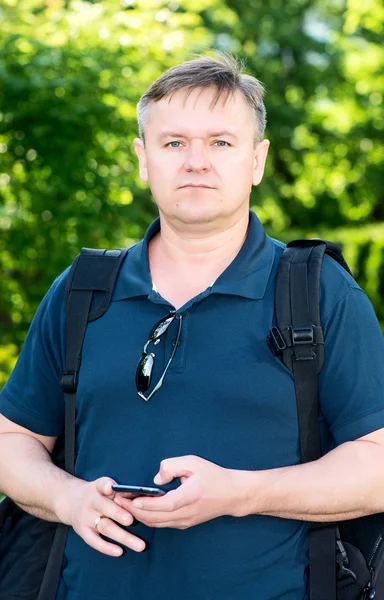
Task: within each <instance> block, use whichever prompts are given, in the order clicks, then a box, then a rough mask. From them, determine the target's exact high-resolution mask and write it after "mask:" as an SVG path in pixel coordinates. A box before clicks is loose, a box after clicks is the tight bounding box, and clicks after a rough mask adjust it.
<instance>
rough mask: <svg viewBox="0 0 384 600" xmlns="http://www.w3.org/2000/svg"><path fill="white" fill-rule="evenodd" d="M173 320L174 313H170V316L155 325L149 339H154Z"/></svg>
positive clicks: (161, 333) (165, 329) (160, 334)
mask: <svg viewBox="0 0 384 600" xmlns="http://www.w3.org/2000/svg"><path fill="white" fill-rule="evenodd" d="M174 320H175V315H172V316H171V317H167V318H166V319H164V320H163V321H160V323H159V324H158V325H156V328H155V329H154V330H153V333H152V335H151V341H154V340H156V339H158V338H159V337H161V336H162V335H163V334H164V333H165V332H166V331H167V329H168V327H169V326H170V324H171V323H172V321H174Z"/></svg>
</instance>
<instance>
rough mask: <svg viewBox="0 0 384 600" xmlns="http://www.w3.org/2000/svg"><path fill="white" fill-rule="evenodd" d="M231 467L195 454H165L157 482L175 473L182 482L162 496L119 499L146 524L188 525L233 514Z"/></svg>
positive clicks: (157, 525) (167, 480)
mask: <svg viewBox="0 0 384 600" xmlns="http://www.w3.org/2000/svg"><path fill="white" fill-rule="evenodd" d="M231 473H232V471H231V470H229V469H224V468H223V467H220V466H218V465H216V464H214V463H212V462H209V461H207V460H204V459H203V458H199V457H198V456H181V457H178V458H168V459H166V460H163V461H162V462H161V464H160V470H159V473H158V474H157V475H156V477H155V478H154V482H155V484H156V485H164V484H166V483H169V482H170V481H172V480H173V479H175V478H176V477H179V478H180V481H181V485H180V486H179V487H178V488H177V489H175V490H171V491H170V492H168V493H167V494H165V496H162V497H161V498H143V497H140V498H137V499H135V500H127V499H123V498H121V499H119V502H121V506H124V507H125V508H126V509H127V510H128V511H129V512H130V513H131V514H132V515H133V516H134V517H135V518H136V519H137V520H138V521H141V523H144V524H145V525H147V526H148V527H174V528H176V529H187V528H188V527H192V526H193V525H198V524H199V523H204V522H205V521H209V520H211V519H215V518H216V517H220V516H223V515H229V514H232V508H233V503H234V502H235V501H236V500H235V494H234V490H233V488H232V475H231Z"/></svg>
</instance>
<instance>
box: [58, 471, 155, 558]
mask: <svg viewBox="0 0 384 600" xmlns="http://www.w3.org/2000/svg"><path fill="white" fill-rule="evenodd" d="M115 483H116V482H115V481H114V480H113V479H109V478H108V477H101V478H100V479H96V481H91V482H87V481H82V480H80V479H76V480H73V482H70V483H68V485H67V486H66V488H65V490H66V491H67V490H68V492H67V493H66V494H65V497H60V499H58V501H57V506H56V511H55V512H56V514H57V516H58V517H59V518H60V520H61V521H62V522H63V523H66V524H67V525H71V526H72V527H73V529H74V530H75V531H76V533H77V534H78V535H79V536H80V537H81V538H82V539H83V540H84V541H85V542H86V543H87V544H88V545H89V546H91V548H94V549H95V550H98V551H99V552H102V553H103V554H108V555H109V556H121V555H122V553H123V550H122V549H121V548H120V547H119V546H116V545H115V544H111V543H109V542H107V541H105V540H103V539H102V537H101V536H100V535H99V534H100V533H101V534H103V535H104V536H107V537H108V538H110V539H112V540H115V541H116V542H118V543H120V544H122V545H124V546H127V547H128V548H130V549H131V550H135V551H136V552H141V551H142V550H144V549H145V542H144V541H143V540H141V539H139V538H137V537H136V536H134V535H132V533H129V532H127V531H125V530H124V529H122V528H121V527H119V525H118V523H120V524H121V525H124V526H126V525H131V524H132V522H133V517H132V515H131V514H130V512H128V511H127V510H126V508H123V507H122V506H119V504H118V503H116V502H114V497H115V492H114V491H113V490H112V485H113V484H115ZM101 515H103V518H102V519H101V520H100V521H99V523H98V525H97V530H96V529H95V526H94V523H95V520H96V519H97V517H100V516H101Z"/></svg>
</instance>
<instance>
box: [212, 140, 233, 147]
mask: <svg viewBox="0 0 384 600" xmlns="http://www.w3.org/2000/svg"><path fill="white" fill-rule="evenodd" d="M215 144H217V145H218V147H219V148H225V146H229V145H230V144H229V143H228V142H225V141H224V140H217V141H216V142H215Z"/></svg>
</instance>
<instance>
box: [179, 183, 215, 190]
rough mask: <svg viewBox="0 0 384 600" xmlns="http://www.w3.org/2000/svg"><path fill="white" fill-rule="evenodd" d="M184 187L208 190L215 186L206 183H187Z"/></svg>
mask: <svg viewBox="0 0 384 600" xmlns="http://www.w3.org/2000/svg"><path fill="white" fill-rule="evenodd" d="M183 188H205V189H207V190H213V189H214V188H213V187H211V186H209V185H204V184H203V183H187V184H186V185H182V186H181V189H183Z"/></svg>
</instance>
